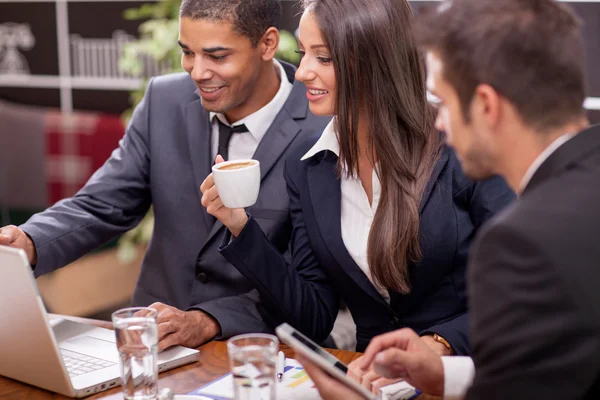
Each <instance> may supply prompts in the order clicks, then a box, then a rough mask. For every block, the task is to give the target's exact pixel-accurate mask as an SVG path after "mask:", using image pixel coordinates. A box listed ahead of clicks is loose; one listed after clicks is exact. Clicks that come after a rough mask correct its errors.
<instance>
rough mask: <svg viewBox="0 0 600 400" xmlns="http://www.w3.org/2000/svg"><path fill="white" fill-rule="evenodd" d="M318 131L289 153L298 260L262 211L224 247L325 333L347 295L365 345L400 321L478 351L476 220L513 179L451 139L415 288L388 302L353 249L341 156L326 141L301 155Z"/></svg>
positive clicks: (280, 304) (265, 290)
mask: <svg viewBox="0 0 600 400" xmlns="http://www.w3.org/2000/svg"><path fill="white" fill-rule="evenodd" d="M316 140H317V138H313V139H312V140H310V141H308V143H306V144H305V145H304V146H300V147H299V149H298V151H296V152H295V153H292V155H291V157H290V158H289V159H288V160H287V162H286V169H285V171H284V173H285V179H286V182H287V186H288V194H289V197H290V212H291V216H292V224H293V233H292V263H291V265H289V264H287V263H286V262H285V260H284V259H283V258H282V257H281V254H280V252H278V251H277V250H276V249H275V248H274V247H273V246H272V245H271V244H270V243H269V241H268V240H267V239H266V238H265V236H264V234H263V233H262V232H261V230H260V228H259V226H258V225H257V224H256V222H255V221H254V219H250V221H249V222H248V224H247V225H246V227H245V228H244V230H243V231H242V233H241V234H240V235H239V236H238V237H237V238H236V239H235V240H233V241H231V243H230V242H229V240H230V236H228V235H226V237H225V238H224V242H223V244H222V248H221V251H222V254H223V255H224V256H225V257H226V258H227V259H228V260H229V261H230V262H231V263H232V265H234V266H235V267H236V268H238V270H239V271H240V272H241V273H242V274H243V275H244V276H245V277H247V278H248V279H249V280H250V281H252V282H254V283H255V285H256V287H257V289H258V291H259V292H260V293H261V296H262V298H263V303H264V304H265V306H266V307H269V308H270V311H271V313H272V315H275V316H276V318H279V320H280V321H286V322H289V323H290V324H292V325H294V326H295V327H296V328H298V329H299V330H301V331H302V332H304V333H305V334H307V335H308V336H310V337H312V338H313V339H315V340H317V341H320V340H323V339H325V337H326V336H327V335H328V334H329V332H330V331H331V328H332V326H333V323H334V321H335V317H336V315H337V311H338V306H339V302H340V298H343V299H344V301H345V302H346V304H347V305H348V308H349V310H350V311H351V313H352V316H353V318H354V321H355V322H356V325H357V342H358V343H357V349H358V350H359V351H362V350H364V349H365V347H366V346H367V344H368V343H369V341H370V339H371V338H373V337H374V336H376V335H379V334H381V333H384V332H388V331H391V330H394V329H398V328H401V327H405V326H408V327H411V328H413V329H415V330H417V331H420V332H437V333H438V334H440V335H442V336H443V337H445V338H446V339H447V340H448V341H449V342H450V344H451V345H452V346H453V348H454V349H455V351H456V352H457V353H458V354H467V353H468V352H469V343H468V342H469V341H468V334H467V333H468V325H467V320H468V312H467V298H466V287H465V270H466V264H467V252H468V249H469V244H470V242H471V239H472V238H473V235H474V234H475V232H476V231H477V229H478V228H479V227H480V226H481V225H482V224H483V223H484V222H485V221H486V220H487V219H488V218H489V217H491V216H492V215H493V214H494V213H495V212H497V211H498V210H500V209H501V208H503V207H504V206H505V205H506V204H508V203H509V202H510V201H512V200H513V198H514V193H513V192H512V191H511V190H510V189H508V187H507V186H506V184H505V183H504V181H503V180H502V179H500V178H494V179H491V180H489V181H486V182H480V183H474V182H472V181H470V180H468V179H467V178H466V177H465V176H464V175H463V173H462V170H461V168H460V165H459V163H458V160H457V159H456V157H455V155H454V153H453V151H452V150H450V149H449V148H445V149H444V151H443V153H442V155H441V157H440V159H439V161H438V162H437V164H436V166H435V168H434V171H433V174H432V177H431V179H430V182H429V184H428V185H427V188H426V191H425V194H424V197H423V201H422V202H421V206H420V212H421V249H422V252H423V254H424V257H423V259H422V260H421V262H419V263H418V264H417V265H410V266H409V271H410V272H409V273H410V283H411V286H412V291H411V293H410V294H409V295H401V294H399V293H395V292H391V293H390V295H391V304H388V303H387V302H386V301H385V300H384V298H383V297H382V296H381V295H380V294H379V292H378V291H377V290H376V289H375V287H374V286H373V285H372V284H371V282H370V281H369V279H368V278H367V276H366V275H365V274H364V273H363V271H362V270H361V269H360V268H359V267H358V265H357V264H356V263H355V262H354V260H353V259H352V257H351V256H350V255H349V253H348V251H347V249H346V247H345V245H344V243H343V240H342V234H341V210H340V206H341V186H340V180H339V179H338V178H337V173H336V162H337V156H336V155H335V154H334V153H332V152H330V151H324V152H321V153H318V154H316V155H315V156H313V157H312V158H310V159H308V160H305V161H301V160H300V159H301V158H302V156H303V155H304V154H305V153H306V152H307V151H308V150H309V149H310V148H311V147H312V146H313V145H314V143H315V142H316Z"/></svg>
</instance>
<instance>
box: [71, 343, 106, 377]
mask: <svg viewBox="0 0 600 400" xmlns="http://www.w3.org/2000/svg"><path fill="white" fill-rule="evenodd" d="M60 353H61V355H62V358H63V360H64V362H65V367H67V371H68V372H69V376H70V377H74V376H78V375H83V374H87V373H88V372H92V371H96V370H99V369H102V368H106V367H110V366H113V365H115V363H114V362H110V361H106V360H102V359H100V358H95V357H90V356H86V355H83V354H79V353H75V352H73V351H69V350H64V349H60Z"/></svg>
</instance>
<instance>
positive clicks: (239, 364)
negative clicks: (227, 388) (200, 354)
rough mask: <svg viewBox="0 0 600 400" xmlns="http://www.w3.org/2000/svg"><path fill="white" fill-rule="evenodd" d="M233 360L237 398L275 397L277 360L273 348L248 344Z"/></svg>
mask: <svg viewBox="0 0 600 400" xmlns="http://www.w3.org/2000/svg"><path fill="white" fill-rule="evenodd" d="M231 361H232V374H233V379H234V391H235V398H236V399H237V400H274V399H275V364H276V361H275V360H274V359H273V356H272V351H271V350H269V349H266V348H265V347H261V346H246V347H244V348H243V349H241V350H239V351H238V352H237V353H236V354H235V355H234V356H233V357H232V360H231Z"/></svg>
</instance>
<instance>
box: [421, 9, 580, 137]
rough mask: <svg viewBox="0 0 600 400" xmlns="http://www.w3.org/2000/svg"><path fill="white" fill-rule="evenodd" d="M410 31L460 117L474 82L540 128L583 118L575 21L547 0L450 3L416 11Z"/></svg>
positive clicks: (465, 112)
mask: <svg viewBox="0 0 600 400" xmlns="http://www.w3.org/2000/svg"><path fill="white" fill-rule="evenodd" d="M415 35H416V37H417V40H418V42H419V44H420V45H421V46H423V47H424V48H425V49H426V50H429V51H432V52H434V53H436V54H437V55H438V56H439V57H440V59H441V61H442V63H443V66H444V67H443V68H444V69H443V76H444V79H445V80H446V81H447V82H449V83H450V84H451V85H452V86H453V87H454V89H455V90H456V92H457V93H458V96H459V98H460V103H461V106H462V109H463V113H464V115H465V118H466V119H467V120H468V110H469V105H470V104H471V101H472V99H473V94H474V91H475V89H476V87H477V86H478V85H479V84H489V85H490V86H492V87H493V88H494V89H495V90H497V91H498V92H499V93H500V95H502V96H503V97H505V98H506V99H508V100H509V101H510V102H511V103H512V104H513V105H514V106H515V108H516V109H517V111H518V112H519V114H520V116H521V118H522V119H523V120H524V122H525V123H526V124H528V125H529V126H531V127H534V128H536V129H539V130H542V131H546V130H552V129H553V128H558V127H560V126H562V125H564V124H566V123H570V122H573V121H574V120H575V119H578V118H581V117H582V116H583V115H585V111H584V109H583V102H584V101H585V97H586V68H585V50H584V45H583V39H582V36H581V23H580V20H579V19H578V18H577V17H576V16H575V14H574V13H573V11H572V10H571V9H570V8H569V7H568V6H566V5H564V4H560V3H558V2H556V1H553V0H452V1H447V0H445V1H443V2H442V3H441V4H439V5H438V6H437V7H435V8H430V9H425V10H422V11H421V12H420V15H419V16H418V17H417V21H416V23H415Z"/></svg>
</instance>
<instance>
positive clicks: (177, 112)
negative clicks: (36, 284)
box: [21, 63, 328, 338]
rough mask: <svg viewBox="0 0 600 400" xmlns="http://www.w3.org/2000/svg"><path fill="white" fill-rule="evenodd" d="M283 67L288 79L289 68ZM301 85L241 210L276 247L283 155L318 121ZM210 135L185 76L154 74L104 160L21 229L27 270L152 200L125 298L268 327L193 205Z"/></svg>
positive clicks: (65, 253)
mask: <svg viewBox="0 0 600 400" xmlns="http://www.w3.org/2000/svg"><path fill="white" fill-rule="evenodd" d="M282 64H283V63H282ZM284 68H285V69H286V73H287V75H288V79H289V80H290V81H291V82H293V75H294V72H295V71H294V68H293V67H292V66H290V65H286V64H284ZM305 90H306V89H305V87H304V85H303V84H302V83H300V82H296V83H294V87H293V90H292V92H291V94H290V96H289V98H288V100H287V101H286V103H285V105H284V106H283V108H282V109H281V111H280V112H279V114H278V115H277V117H276V118H275V120H274V121H273V123H272V125H271V127H270V128H269V129H268V131H267V133H266V134H265V136H264V138H263V139H262V141H261V143H260V144H259V146H258V149H257V150H256V153H255V155H254V158H256V159H257V160H259V161H260V163H261V174H262V183H261V191H260V195H259V198H258V201H257V202H256V204H255V205H254V206H252V207H249V208H248V210H247V211H248V212H249V213H250V214H251V215H252V216H253V217H254V218H255V219H256V220H257V221H258V222H259V224H260V225H261V227H262V229H263V231H264V232H265V234H266V235H267V237H268V238H269V239H270V240H271V242H272V243H273V245H274V246H275V247H276V248H277V249H278V250H279V251H281V252H282V253H284V252H286V251H287V249H288V243H289V239H290V235H291V223H290V216H289V212H288V196H287V192H286V185H285V181H284V179H283V165H284V160H285V158H286V154H287V153H289V152H290V151H291V150H292V149H293V148H294V146H295V144H296V143H297V142H301V141H302V139H303V138H305V137H308V136H309V135H312V134H315V133H317V132H320V131H322V130H323V128H324V127H325V125H326V124H327V122H328V119H327V118H321V117H315V116H314V115H312V114H311V113H310V112H309V110H308V102H307V100H306V97H305ZM210 141H211V125H210V121H209V113H208V112H207V111H206V110H205V109H203V108H202V105H201V99H200V97H199V94H198V92H197V88H196V86H195V84H194V83H193V81H192V80H191V79H190V77H189V76H188V75H187V74H185V73H181V74H173V75H167V76H161V77H157V78H154V79H153V80H152V81H151V82H150V84H149V85H148V89H147V91H146V95H145V96H144V99H143V101H142V102H141V103H140V105H139V106H138V107H137V108H136V110H135V112H134V114H133V118H132V120H131V123H130V125H129V126H128V128H127V132H126V134H125V136H124V138H123V139H122V141H121V142H120V146H119V148H118V149H116V150H115V151H114V153H113V154H112V156H111V157H110V159H109V160H108V161H107V162H106V164H105V165H104V166H103V167H102V168H100V169H99V170H98V171H97V172H96V173H95V174H94V175H93V176H92V177H91V178H90V180H89V181H88V183H87V184H86V185H85V187H84V188H83V189H81V191H80V192H79V193H77V195H75V196H74V197H73V198H70V199H66V200H63V201H61V202H59V203H57V204H56V205H54V206H53V207H51V208H49V209H48V210H46V211H44V212H42V213H40V214H37V215H34V216H33V217H32V218H31V219H30V220H29V221H28V222H27V223H25V224H24V225H22V226H21V228H22V229H23V230H24V231H25V232H27V233H28V234H29V235H30V236H31V237H32V239H33V241H34V243H35V245H36V248H37V253H38V264H37V265H36V267H35V274H36V275H38V276H39V275H42V274H45V273H48V272H51V271H53V270H55V269H57V268H60V267H62V266H64V265H66V264H68V263H70V262H72V261H74V260H75V259H77V258H79V257H81V256H82V255H84V254H86V253H87V252H89V251H91V250H93V249H95V248H97V247H98V246H100V245H102V244H103V243H105V242H106V241H108V240H110V239H111V238H114V237H115V236H117V235H119V234H121V233H123V232H125V231H127V230H129V229H131V228H133V227H134V226H135V225H136V224H137V223H138V222H139V221H140V220H141V218H142V217H143V216H144V215H145V213H146V211H147V210H148V208H149V207H150V204H153V205H154V212H155V228H154V235H153V237H152V241H151V242H150V245H149V247H148V250H147V253H146V256H145V258H144V262H143V264H142V269H141V273H140V276H139V279H138V283H137V287H136V289H135V293H134V295H133V304H134V305H148V304H151V303H153V302H155V301H161V302H164V303H166V304H169V305H172V306H174V307H177V308H179V309H183V310H188V309H202V310H204V311H206V312H208V313H210V314H211V315H213V316H214V317H215V318H216V319H217V320H218V321H219V323H220V325H221V329H222V334H221V337H222V338H227V337H230V336H232V335H235V334H239V333H243V332H265V331H272V328H273V327H272V325H271V324H270V323H269V318H268V316H267V315H265V313H264V311H263V309H262V307H261V305H260V303H259V297H258V294H257V292H256V291H255V290H253V286H252V284H251V283H250V282H249V281H248V280H246V279H245V278H244V277H243V276H242V275H241V274H240V273H239V272H238V270H237V269H235V268H234V267H233V266H232V265H231V264H229V263H228V262H227V261H226V260H225V258H223V256H221V254H219V252H218V250H217V248H218V245H219V242H220V239H221V237H222V236H223V230H224V229H225V228H224V227H223V226H222V224H221V223H219V222H218V221H216V220H215V219H214V218H213V217H212V216H210V215H208V214H207V213H206V210H205V209H204V207H202V205H201V204H200V199H201V193H200V190H199V187H200V184H201V183H202V182H203V180H204V179H205V178H206V176H207V175H208V174H209V173H210V169H211V166H212V157H211V154H210V148H211V146H210ZM107 290H110V288H107Z"/></svg>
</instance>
